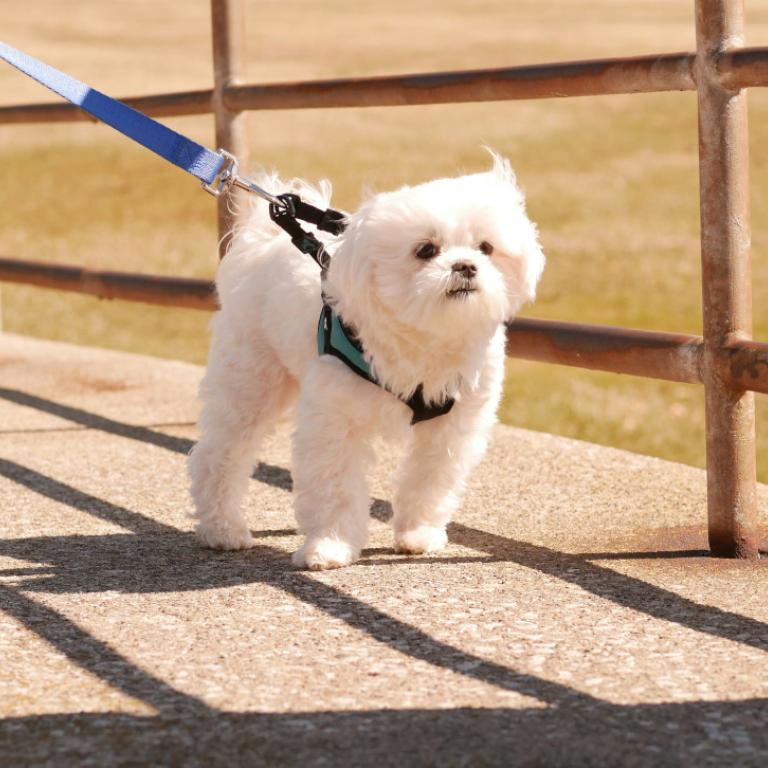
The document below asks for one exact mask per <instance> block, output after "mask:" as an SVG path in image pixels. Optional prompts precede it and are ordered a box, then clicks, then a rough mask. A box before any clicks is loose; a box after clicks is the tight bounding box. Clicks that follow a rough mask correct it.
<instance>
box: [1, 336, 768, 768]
mask: <svg viewBox="0 0 768 768" xmlns="http://www.w3.org/2000/svg"><path fill="white" fill-rule="evenodd" d="M201 373H202V369H200V368H199V367H197V366H192V365H187V364H183V363H175V362H167V361H160V360H155V359H151V358H145V357H140V356H135V355H127V354H122V353H117V352H108V351H103V350H93V349H86V348H80V347H73V346H68V345H64V344H57V343H52V342H43V341H36V340H31V339H26V338H20V337H14V336H12V335H8V334H5V335H0V508H1V509H2V512H1V513H0V531H1V532H2V534H1V535H0V658H2V667H0V670H1V671H0V715H1V716H2V717H3V719H2V720H1V721H0V765H2V766H27V765H29V766H43V765H45V766H48V765H50V766H76V765H77V766H79V765H83V766H86V765H93V766H113V765H115V766H117V765H119V766H123V765H125V766H128V765H130V766H136V765H168V766H177V765H178V766H181V765H183V766H217V765H270V766H272V765H302V766H337V765H344V766H346V765H349V766H369V765H370V766H389V765H393V766H400V767H402V766H410V765H445V766H485V765H487V766H506V765H547V766H557V765H563V766H566V765H607V766H611V765H615V766H635V765H637V766H640V765H643V766H645V765H653V766H657V765H689V764H690V765H697V766H698V765H723V764H727V765H755V766H757V765H763V764H764V763H765V761H766V759H768V668H767V666H766V661H767V660H768V586H767V585H768V571H766V569H765V563H764V562H761V563H757V564H749V563H742V562H732V561H718V560H713V559H710V558H708V557H706V555H705V553H704V551H703V550H704V548H705V541H706V535H705V527H704V521H705V516H706V511H705V478H704V473H703V472H701V471H700V470H696V469H692V468H689V467H684V466H681V465H677V464H672V463H669V462H663V461H660V460H657V459H652V458H648V457H642V456H638V455H634V454H630V453H626V452H622V451H617V450H612V449H607V448H601V447H597V446H594V445H590V444H586V443H580V442H577V441H572V440H565V439H561V438H556V437H552V436H549V435H544V434H538V433H531V432H526V431H523V430H517V429H512V428H509V427H499V428H497V430H496V434H495V439H494V442H493V445H492V448H491V449H490V451H489V454H488V456H487V458H486V460H485V461H484V463H483V465H482V467H481V468H480V470H479V471H478V472H477V473H476V475H475V477H474V478H473V482H472V486H471V489H470V492H469V494H468V497H467V499H466V502H465V504H464V506H463V508H462V510H461V513H460V514H459V516H458V518H457V520H456V523H455V524H454V525H453V526H452V528H451V530H450V539H451V543H450V545H449V547H448V548H447V549H446V550H445V551H444V552H441V553H439V554H436V555H432V556H424V557H415V558H404V557H401V556H398V555H395V554H394V553H393V551H392V549H391V544H392V542H391V536H390V532H389V529H388V526H387V524H386V518H387V516H388V514H389V507H388V504H387V501H386V500H387V499H388V498H389V497H390V495H391V487H390V482H389V479H390V478H391V477H392V475H393V473H394V468H395V466H396V459H397V456H396V453H395V452H394V451H393V450H392V449H388V448H385V449H384V450H383V453H382V459H381V462H380V464H379V466H378V468H377V471H376V476H375V477H374V478H373V483H372V485H373V490H374V495H375V497H376V501H375V502H374V505H373V509H372V516H373V518H374V519H373V520H372V536H371V542H370V545H369V548H368V549H367V550H366V552H365V553H364V557H363V559H362V560H361V561H360V562H359V563H358V564H356V565H354V566H352V567H349V568H346V569H342V570H338V571H330V572H322V573H307V572H298V571H295V570H293V569H292V568H291V567H290V560H289V555H290V552H291V551H292V550H293V549H295V547H296V546H297V544H298V541H299V540H298V537H297V536H296V535H295V533H294V530H293V518H292V514H291V507H290V474H289V470H288V467H289V465H288V433H289V428H288V427H287V426H286V427H284V428H281V429H280V430H279V431H278V433H277V434H276V436H275V437H274V438H273V439H272V440H271V441H270V442H269V445H268V446H267V449H266V450H265V452H264V454H263V456H262V463H261V464H260V465H259V466H258V468H257V469H256V472H255V475H254V480H253V482H252V483H251V488H250V491H249V496H248V500H247V506H248V510H249V516H250V521H251V526H252V529H253V532H254V536H255V537H256V539H257V540H258V544H257V546H256V547H255V548H254V549H252V550H249V551H247V552H237V553H221V552H212V551H210V550H204V549H201V548H200V547H199V546H198V545H197V543H196V542H195V540H194V538H193V536H192V535H191V533H190V531H191V528H192V526H191V521H190V519H189V517H188V513H189V511H190V501H189V498H188V493H187V480H186V476H185V469H184V459H185V455H186V453H187V452H188V450H189V448H190V447H191V445H192V442H193V440H194V437H195V429H194V420H195V416H196V412H197V404H196V401H195V392H196V387H197V383H198V381H199V378H200V376H201ZM760 504H761V515H762V520H763V522H764V523H765V525H766V527H767V528H768V488H766V487H764V486H761V487H760Z"/></svg>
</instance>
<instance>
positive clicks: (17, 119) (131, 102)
mask: <svg viewBox="0 0 768 768" xmlns="http://www.w3.org/2000/svg"><path fill="white" fill-rule="evenodd" d="M212 98H213V91H212V90H211V89H210V88H208V89H205V90H201V91H181V92H178V93H159V94H156V95H153V96H128V97H127V98H124V99H121V101H123V102H124V103H125V104H127V105H128V106H129V107H133V108H134V109H138V110H139V111H140V112H144V114H146V115H149V116H150V117H179V116H184V115H205V114H210V112H211V111H212V110H211V99H212ZM78 121H83V122H92V123H95V122H97V121H96V118H94V117H92V116H91V115H89V114H88V113H87V112H84V111H83V110H82V109H80V107H76V106H75V105H74V104H66V103H59V102H54V103H45V104H17V105H13V106H7V107H0V125H2V124H19V123H74V122H78Z"/></svg>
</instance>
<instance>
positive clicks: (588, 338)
mask: <svg viewBox="0 0 768 768" xmlns="http://www.w3.org/2000/svg"><path fill="white" fill-rule="evenodd" d="M0 282H9V283H20V284H26V285H34V286H37V287H40V288H49V289H52V290H58V291H74V292H77V293H85V294H89V295H91V296H95V297H97V298H101V299H119V300H121V301H137V302H142V303H146V304H157V305H160V306H166V307H183V308H186V309H200V310H205V311H209V312H211V311H215V310H216V309H218V304H217V301H216V296H215V290H214V285H213V283H212V282H211V281H209V280H201V279H196V278H185V277H170V276H161V275H149V274H146V273H129V272H112V271H104V270H92V269H86V268H84V267H79V266H73V265H69V264H51V263H45V262H35V261H24V260H21V259H10V258H2V257H0ZM703 346H704V345H703V339H702V337H701V336H694V335H691V334H682V333H665V332H659V331H642V330H637V329H633V328H614V327H610V326H605V325H586V324H581V323H564V322H559V321H554V320H538V319H534V318H529V317H525V318H518V319H517V320H515V321H514V322H512V323H509V324H508V325H507V354H508V355H509V356H510V357H516V358H520V359H523V360H532V361H535V362H542V363H556V364H558V365H570V366H575V367H578V368H589V369H592V370H598V371H608V372H612V373H623V374H629V375H631V376H644V377H648V378H653V379H662V380H664V381H676V382H685V383H694V384H695V383H701V381H702V372H701V360H702V356H703ZM718 369H719V370H720V372H721V374H722V375H723V376H724V377H726V379H727V380H728V381H729V382H730V384H731V385H732V386H733V387H741V388H744V389H750V390H754V391H756V392H765V393H768V344H764V343H760V342H757V341H738V340H734V341H731V342H730V343H729V344H728V345H727V346H726V347H725V348H724V349H722V350H720V353H719V357H718Z"/></svg>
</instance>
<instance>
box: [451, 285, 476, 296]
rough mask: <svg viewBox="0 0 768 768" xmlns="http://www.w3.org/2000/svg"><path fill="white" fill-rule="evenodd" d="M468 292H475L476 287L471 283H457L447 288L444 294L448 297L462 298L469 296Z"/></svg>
mask: <svg viewBox="0 0 768 768" xmlns="http://www.w3.org/2000/svg"><path fill="white" fill-rule="evenodd" d="M470 293H477V288H476V287H475V286H474V285H472V284H471V283H462V284H461V285H457V286H455V287H453V288H449V289H448V290H447V291H446V292H445V295H446V296H447V297H448V298H449V299H456V298H460V299H463V298H466V297H467V296H469V294H470Z"/></svg>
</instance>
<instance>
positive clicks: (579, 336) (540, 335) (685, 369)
mask: <svg viewBox="0 0 768 768" xmlns="http://www.w3.org/2000/svg"><path fill="white" fill-rule="evenodd" d="M701 341H702V340H701V337H700V336H691V335H686V334H679V333H659V332H653V331H640V330H635V329H632V328H611V327H608V326H602V325H582V324H577V323H560V322H555V321H552V320H534V319H532V318H518V319H517V320H515V321H514V322H512V323H509V324H508V325H507V354H508V355H509V356H510V357H518V358H523V359H525V360H533V361H537V362H543V363H558V364H560V365H572V366H577V367H579V368H590V369H593V370H598V371H610V372H613V373H626V374H630V375H633V376H647V377H649V378H653V379H664V380H666V381H680V382H687V383H700V382H701V371H700V357H701Z"/></svg>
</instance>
